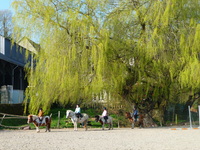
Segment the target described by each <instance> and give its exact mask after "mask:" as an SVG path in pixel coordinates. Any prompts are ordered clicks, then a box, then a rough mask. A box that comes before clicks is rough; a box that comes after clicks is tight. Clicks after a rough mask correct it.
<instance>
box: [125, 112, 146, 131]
mask: <svg viewBox="0 0 200 150" xmlns="http://www.w3.org/2000/svg"><path fill="white" fill-rule="evenodd" d="M126 118H127V119H128V120H129V122H131V128H132V129H134V127H135V123H138V125H139V127H140V128H141V127H143V126H144V124H143V120H144V115H143V114H139V117H138V119H137V121H136V120H135V118H134V117H132V116H131V113H130V112H126Z"/></svg>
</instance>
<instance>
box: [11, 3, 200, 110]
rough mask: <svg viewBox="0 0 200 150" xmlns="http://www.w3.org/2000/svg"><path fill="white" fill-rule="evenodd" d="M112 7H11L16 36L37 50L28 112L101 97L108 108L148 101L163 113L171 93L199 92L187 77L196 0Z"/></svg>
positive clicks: (194, 62)
mask: <svg viewBox="0 0 200 150" xmlns="http://www.w3.org/2000/svg"><path fill="white" fill-rule="evenodd" d="M116 2H117V3H113V1H112V2H111V1H110V0H102V1H95V0H69V1H64V0H25V1H24V0H16V1H14V3H13V5H14V8H15V10H16V12H15V29H16V31H19V30H20V31H22V28H23V29H24V30H23V32H24V33H23V35H28V36H29V37H31V36H35V35H37V36H38V38H39V39H40V44H41V47H42V49H41V51H40V52H39V53H38V55H37V56H36V57H35V59H36V62H37V65H36V68H35V69H34V72H33V74H32V76H29V84H31V88H28V89H27V99H30V100H31V101H30V111H32V112H34V111H36V110H37V109H38V107H41V106H43V107H44V109H49V108H50V106H51V104H52V103H54V102H59V103H62V104H65V103H68V102H69V101H72V102H76V101H77V100H79V99H83V100H84V101H85V102H88V101H91V100H92V96H93V95H95V94H99V93H100V92H102V91H103V90H104V91H106V92H107V93H110V95H111V97H112V99H113V100H114V101H116V100H117V99H123V100H127V101H129V102H138V103H142V102H143V101H142V100H143V99H146V98H148V99H151V103H155V105H159V106H161V108H162V106H166V103H167V102H170V101H173V100H174V97H173V96H172V95H175V94H176V93H175V92H174V90H176V89H180V90H185V91H187V92H188V91H189V92H191V89H192V90H193V91H194V90H197V89H198V87H199V83H200V82H199V79H197V78H196V75H195V73H193V74H192V78H191V74H189V72H191V70H193V68H194V67H195V66H198V65H199V58H198V54H199V43H198V42H197V41H198V40H199V14H200V13H199V10H200V9H199V1H198V0H182V1H179V0H162V1H160V0H123V1H116ZM197 71H198V72H199V71H200V70H199V69H198V67H197ZM195 79H197V80H195ZM194 80H195V82H194ZM191 81H192V83H191ZM188 85H189V86H188ZM174 93H175V94H174Z"/></svg>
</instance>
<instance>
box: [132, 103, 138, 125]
mask: <svg viewBox="0 0 200 150" xmlns="http://www.w3.org/2000/svg"><path fill="white" fill-rule="evenodd" d="M132 117H134V119H135V122H136V121H137V119H138V109H137V107H136V106H135V107H134V108H133V116H132Z"/></svg>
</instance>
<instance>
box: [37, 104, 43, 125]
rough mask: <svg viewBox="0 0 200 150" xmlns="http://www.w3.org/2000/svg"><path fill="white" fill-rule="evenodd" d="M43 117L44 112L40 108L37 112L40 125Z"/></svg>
mask: <svg viewBox="0 0 200 150" xmlns="http://www.w3.org/2000/svg"><path fill="white" fill-rule="evenodd" d="M43 116H44V112H43V110H42V108H40V109H39V112H38V117H39V121H40V124H42V119H43Z"/></svg>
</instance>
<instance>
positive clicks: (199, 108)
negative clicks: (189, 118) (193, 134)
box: [198, 105, 200, 128]
mask: <svg viewBox="0 0 200 150" xmlns="http://www.w3.org/2000/svg"><path fill="white" fill-rule="evenodd" d="M198 111H199V128H200V105H199V106H198Z"/></svg>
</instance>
